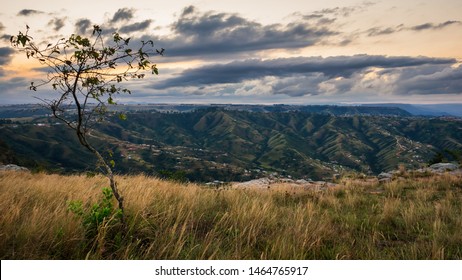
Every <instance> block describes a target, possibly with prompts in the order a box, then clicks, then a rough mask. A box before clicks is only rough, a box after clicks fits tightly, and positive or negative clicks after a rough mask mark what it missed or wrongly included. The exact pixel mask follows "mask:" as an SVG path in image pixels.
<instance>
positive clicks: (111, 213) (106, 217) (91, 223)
mask: <svg viewBox="0 0 462 280" xmlns="http://www.w3.org/2000/svg"><path fill="white" fill-rule="evenodd" d="M102 192H103V197H102V199H101V200H100V201H98V202H97V203H95V204H93V205H92V206H91V207H90V208H89V209H85V207H84V206H83V202H82V201H81V200H77V201H70V202H69V204H68V210H69V211H71V212H72V213H74V214H76V215H77V216H79V217H81V218H82V224H83V226H84V228H85V232H86V237H87V238H90V239H92V238H94V237H96V236H97V234H98V231H99V228H100V227H101V226H102V225H107V223H111V224H116V223H118V222H120V220H121V218H122V211H121V210H120V209H115V207H114V205H113V203H112V202H113V199H114V198H113V196H112V190H111V189H110V188H103V191H102Z"/></svg>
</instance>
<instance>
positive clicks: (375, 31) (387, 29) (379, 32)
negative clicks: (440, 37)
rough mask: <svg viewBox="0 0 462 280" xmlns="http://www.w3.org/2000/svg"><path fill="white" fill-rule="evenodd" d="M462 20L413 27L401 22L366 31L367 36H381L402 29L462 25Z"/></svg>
mask: <svg viewBox="0 0 462 280" xmlns="http://www.w3.org/2000/svg"><path fill="white" fill-rule="evenodd" d="M461 24H462V22H460V21H456V20H448V21H445V22H442V23H424V24H419V25H415V26H411V27H406V26H404V25H403V24H400V25H398V26H395V27H373V28H370V29H368V30H366V31H365V33H366V34H367V36H369V37H374V36H381V35H389V34H393V33H398V32H401V31H406V30H410V31H423V30H439V29H443V28H445V27H448V26H451V25H461Z"/></svg>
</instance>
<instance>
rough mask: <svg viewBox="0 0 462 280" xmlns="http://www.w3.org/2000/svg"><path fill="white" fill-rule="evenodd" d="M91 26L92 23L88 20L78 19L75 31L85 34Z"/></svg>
mask: <svg viewBox="0 0 462 280" xmlns="http://www.w3.org/2000/svg"><path fill="white" fill-rule="evenodd" d="M90 26H91V21H90V20H89V19H86V18H81V19H78V20H77V22H76V23H75V31H76V33H77V34H85V33H86V32H87V31H88V28H89V27H90Z"/></svg>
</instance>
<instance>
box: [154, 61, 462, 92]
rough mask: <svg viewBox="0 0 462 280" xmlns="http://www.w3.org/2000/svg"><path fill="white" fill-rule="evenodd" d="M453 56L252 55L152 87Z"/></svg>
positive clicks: (334, 72)
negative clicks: (267, 56) (278, 57)
mask: <svg viewBox="0 0 462 280" xmlns="http://www.w3.org/2000/svg"><path fill="white" fill-rule="evenodd" d="M455 62H456V60H454V59H440V58H427V57H387V56H370V55H355V56H337V57H329V58H321V57H310V58H308V57H296V58H281V59H273V60H261V59H251V60H243V61H235V62H231V63H228V64H215V65H207V66H203V67H200V68H196V69H188V70H185V71H183V72H182V73H181V74H180V75H179V76H178V77H175V78H171V79H167V80H164V81H162V82H159V83H157V84H156V85H155V88H158V89H165V88H169V87H189V86H203V85H213V84H230V83H240V82H243V81H246V80H255V79H262V78H264V77H267V76H275V77H289V76H297V75H307V74H313V73H322V74H323V75H324V76H325V77H326V78H327V79H331V78H335V77H346V78H348V77H350V76H352V75H353V74H355V73H357V72H361V71H364V70H366V69H368V68H370V67H378V68H400V67H413V66H421V65H426V64H430V65H439V64H444V65H450V64H453V63H455Z"/></svg>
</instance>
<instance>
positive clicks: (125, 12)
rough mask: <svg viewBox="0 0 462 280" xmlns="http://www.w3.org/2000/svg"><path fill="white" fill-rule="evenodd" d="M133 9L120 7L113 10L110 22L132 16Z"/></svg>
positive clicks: (125, 19) (126, 19)
mask: <svg viewBox="0 0 462 280" xmlns="http://www.w3.org/2000/svg"><path fill="white" fill-rule="evenodd" d="M134 11H135V10H134V9H129V8H122V9H118V10H117V12H115V14H114V16H113V17H112V19H111V23H116V22H119V21H128V20H130V19H132V18H133V13H134Z"/></svg>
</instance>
